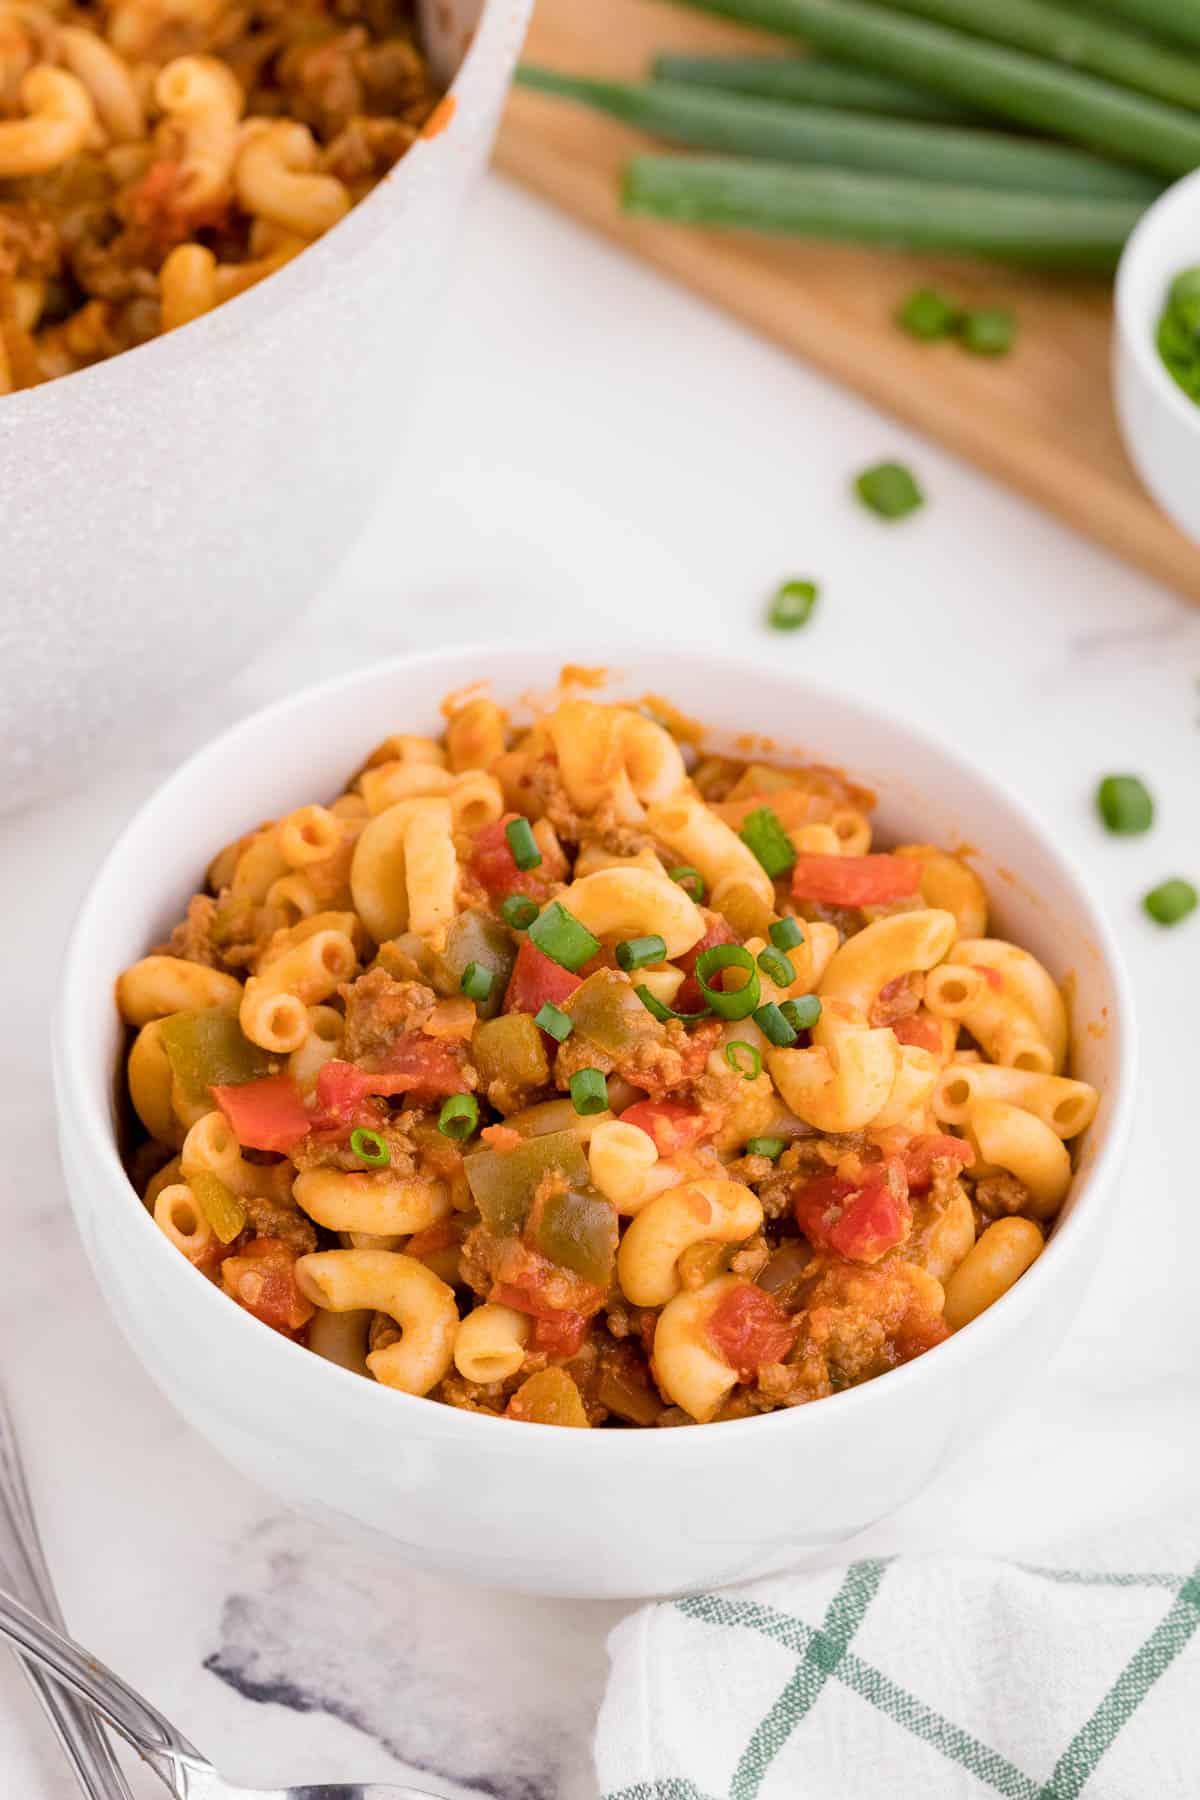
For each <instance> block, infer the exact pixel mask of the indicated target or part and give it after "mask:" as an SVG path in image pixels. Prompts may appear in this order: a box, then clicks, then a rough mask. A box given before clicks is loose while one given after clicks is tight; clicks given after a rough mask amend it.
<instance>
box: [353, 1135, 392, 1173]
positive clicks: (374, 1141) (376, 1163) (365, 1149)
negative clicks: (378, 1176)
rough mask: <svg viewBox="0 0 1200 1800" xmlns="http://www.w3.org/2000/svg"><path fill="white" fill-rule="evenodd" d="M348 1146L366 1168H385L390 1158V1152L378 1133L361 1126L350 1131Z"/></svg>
mask: <svg viewBox="0 0 1200 1800" xmlns="http://www.w3.org/2000/svg"><path fill="white" fill-rule="evenodd" d="M350 1148H351V1150H353V1152H354V1154H355V1156H357V1158H358V1160H359V1162H360V1163H366V1165H367V1167H368V1169H386V1168H387V1167H388V1165H389V1163H390V1162H391V1160H392V1153H391V1151H390V1150H389V1149H388V1147H387V1145H386V1144H385V1143H384V1141H383V1139H382V1138H381V1137H380V1135H379V1133H378V1132H377V1131H366V1130H364V1129H363V1127H362V1126H360V1127H359V1129H358V1130H357V1131H352V1132H351V1133H350Z"/></svg>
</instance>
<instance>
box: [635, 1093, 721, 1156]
mask: <svg viewBox="0 0 1200 1800" xmlns="http://www.w3.org/2000/svg"><path fill="white" fill-rule="evenodd" d="M620 1116H621V1123H622V1124H623V1125H636V1126H637V1127H638V1129H639V1131H644V1132H645V1133H646V1134H647V1136H648V1137H652V1138H653V1139H654V1142H655V1146H656V1148H657V1150H658V1154H659V1155H660V1156H674V1155H675V1153H676V1151H677V1150H690V1149H691V1148H692V1146H693V1144H698V1143H699V1142H700V1140H701V1138H706V1137H710V1136H711V1135H712V1123H711V1121H710V1119H709V1117H708V1115H707V1113H704V1112H701V1110H700V1108H699V1107H698V1106H685V1105H684V1104H683V1103H682V1101H679V1100H636V1101H635V1102H634V1104H633V1105H632V1106H627V1107H626V1108H625V1111H624V1112H623V1113H622V1114H621V1115H620Z"/></svg>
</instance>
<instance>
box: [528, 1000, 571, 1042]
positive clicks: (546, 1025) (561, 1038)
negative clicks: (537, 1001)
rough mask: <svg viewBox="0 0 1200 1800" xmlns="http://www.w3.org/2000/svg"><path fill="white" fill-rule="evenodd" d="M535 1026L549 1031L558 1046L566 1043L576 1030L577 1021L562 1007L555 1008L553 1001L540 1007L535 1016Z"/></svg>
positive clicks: (548, 1001)
mask: <svg viewBox="0 0 1200 1800" xmlns="http://www.w3.org/2000/svg"><path fill="white" fill-rule="evenodd" d="M533 1022H534V1024H535V1025H540V1026H541V1028H542V1030H543V1031H548V1032H549V1033H550V1036H551V1037H552V1038H553V1039H554V1041H555V1043H556V1044H562V1043H565V1042H566V1040H567V1038H569V1037H570V1035H571V1033H572V1032H573V1031H574V1029H575V1021H574V1019H572V1017H571V1015H570V1013H565V1012H564V1011H563V1009H562V1007H561V1006H555V1004H554V1002H553V1000H547V1001H546V1002H545V1004H544V1005H543V1006H539V1007H538V1009H537V1011H536V1012H535V1013H534V1015H533Z"/></svg>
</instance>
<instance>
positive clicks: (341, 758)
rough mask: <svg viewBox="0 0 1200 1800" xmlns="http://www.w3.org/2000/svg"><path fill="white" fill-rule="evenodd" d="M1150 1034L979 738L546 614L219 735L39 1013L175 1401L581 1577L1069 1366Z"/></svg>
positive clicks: (656, 1549)
mask: <svg viewBox="0 0 1200 1800" xmlns="http://www.w3.org/2000/svg"><path fill="white" fill-rule="evenodd" d="M485 671H486V680H483V679H481V673H482V672H485ZM747 695H753V707H752V709H751V710H749V711H748V709H747V706H746V701H745V697H746V696H747ZM439 696H445V698H444V700H443V701H442V703H441V705H440V706H439ZM964 846H972V847H971V848H965V847H964ZM131 897H132V898H131ZM114 996H115V999H114ZM1133 1063H1134V1034H1133V1023H1132V1018H1131V1014H1130V1005H1129V997H1128V992H1127V988H1126V983H1125V977H1124V975H1123V972H1122V968H1121V963H1120V959H1119V955H1118V953H1117V951H1116V949H1115V948H1114V945H1113V943H1112V940H1111V938H1110V936H1109V933H1108V930H1107V928H1106V926H1105V924H1104V922H1103V920H1102V918H1101V917H1100V916H1099V915H1098V914H1097V912H1096V910H1095V909H1094V907H1093V905H1092V903H1091V900H1090V898H1089V896H1088V893H1087V890H1086V888H1085V887H1084V886H1083V884H1082V883H1081V882H1080V881H1079V879H1078V878H1077V877H1076V876H1075V875H1074V874H1073V873H1072V871H1071V870H1070V868H1069V867H1068V866H1067V865H1066V863H1065V862H1064V859H1063V857H1062V855H1061V852H1060V851H1059V849H1058V847H1057V845H1056V844H1055V843H1054V842H1053V840H1052V838H1051V837H1050V836H1049V834H1048V833H1047V832H1046V831H1045V830H1044V829H1043V828H1042V827H1041V826H1040V825H1039V824H1038V823H1037V822H1036V821H1035V820H1034V819H1033V818H1032V817H1031V816H1030V815H1029V814H1028V813H1027V812H1026V811H1025V810H1024V809H1023V808H1022V806H1021V805H1020V804H1019V803H1018V802H1016V801H1015V800H1014V799H1013V798H1011V797H1010V796H1008V795H1005V794H1004V793H1002V792H1000V791H999V790H998V789H997V788H996V787H995V786H994V785H993V784H992V783H991V782H990V780H989V779H988V778H987V777H986V776H985V775H983V774H981V773H979V772H978V771H976V770H974V769H972V768H971V767H969V766H968V765H966V764H965V763H964V762H963V760H962V759H961V757H960V756H959V755H958V753H957V752H956V751H955V750H953V749H952V748H950V747H949V746H947V745H945V744H942V743H939V742H937V741H935V740H933V739H931V738H929V737H927V736H926V735H925V734H924V733H922V732H919V731H916V730H914V729H913V728H912V727H911V726H909V725H906V724H902V723H900V722H899V721H896V720H893V719H889V718H888V717H886V716H885V715H881V713H880V711H879V709H878V708H877V707H876V706H875V705H873V704H872V705H870V706H866V705H864V704H861V703H859V702H857V701H854V700H851V699H849V698H847V697H845V696H844V695H841V694H838V693H834V692H830V691H828V690H824V689H821V688H819V687H817V686H814V685H810V684H809V683H807V682H801V681H798V680H797V679H795V678H793V677H792V676H791V675H785V674H782V673H780V672H778V671H774V670H769V669H765V668H757V667H746V668H741V669H731V668H730V666H729V662H728V660H727V659H722V658H707V657H704V656H701V655H692V654H685V653H675V652H673V653H671V654H670V655H666V654H663V653H660V652H651V653H647V654H645V655H637V656H636V657H631V658H630V659H629V661H628V663H627V665H626V666H625V667H623V668H613V669H608V670H599V669H587V668H583V667H581V666H579V665H578V664H574V665H569V666H567V667H566V668H564V669H562V670H561V672H560V662H559V659H558V658H557V657H556V656H554V655H553V654H551V653H549V652H547V651H546V650H544V649H542V650H537V651H526V650H522V649H519V648H512V647H509V648H505V649H502V650H496V651H486V652H484V651H470V650H463V651H455V652H447V653H444V654H443V653H439V654H435V655H431V656H423V657H416V658H412V659H406V660H402V661H397V662H395V663H391V664H385V665H378V664H377V665H375V666H373V667H372V668H370V669H369V670H366V671H364V672H362V673H359V674H355V675H353V676H351V677H348V678H344V679H341V680H338V681H334V682H330V683H326V684H325V685H324V686H321V687H317V688H313V689H310V690H309V691H307V692H305V693H302V694H299V695H296V696H294V697H292V698H290V699H286V700H284V701H281V702H280V703H278V704H277V705H275V706H273V707H271V708H269V709H268V710H266V711H265V712H262V713H260V714H258V715H256V716H255V717H254V718H252V719H250V720H248V721H246V722H245V723H243V724H241V725H239V726H238V727H236V728H235V729H234V730H233V731H231V732H229V733H227V734H226V735H225V736H224V737H222V738H220V739H219V740H217V742H215V743H214V744H212V745H210V746H209V747H208V748H207V749H206V750H203V751H202V752H201V753H200V754H199V755H197V756H196V757H194V758H193V759H192V760H191V761H190V762H189V763H188V764H186V765H185V767H183V768H182V769H181V770H180V771H179V772H178V773H177V774H176V775H175V776H174V777H173V778H172V779H171V780H170V781H168V782H167V784H166V785H165V786H164V787H163V788H162V789H161V790H160V791H159V793H158V794H157V795H156V796H155V797H154V798H153V799H152V800H151V801H150V802H149V803H148V805H146V806H145V807H144V808H143V809H142V811H141V812H140V813H139V814H138V816H137V817H136V818H135V819H134V821H133V822H132V824H131V825H130V826H129V827H128V828H127V830H126V831H125V833H124V835H123V836H122V837H121V838H120V840H119V841H118V842H117V844H116V845H115V847H114V848H113V849H112V851H111V852H110V854H109V857H108V859H107V861H106V862H105V864H104V866H103V867H102V868H101V869H100V871H99V872H98V874H97V876H96V878H95V880H94V882H93V883H92V886H91V888H90V890H89V894H88V898H87V900H86V903H85V905H84V907H83V911H82V914H81V916H80V919H79V922H78V925H77V927H76V931H75V935H74V938H73V941H72V944H71V947H70V950H69V954H68V956H67V960H66V965H65V969H64V973H63V985H62V997H61V1001H60V1004H59V1010H58V1016H57V1026H56V1042H55V1077H56V1088H57V1098H58V1116H59V1126H60V1133H61V1140H62V1147H63V1153H64V1160H65V1167H66V1171H67V1178H68V1184H69V1188H70V1192H71V1198H72V1203H73V1206H74V1209H75V1213H76V1217H77V1220H78V1224H79V1228H80V1231H81V1234H82V1237H83V1241H84V1244H85V1246H86V1248H87V1251H88V1254H89V1256H90V1258H91V1260H92V1263H93V1265H94V1268H95V1270H96V1274H97V1276H98V1279H99V1281H100V1284H101V1287H102V1289H103V1291H104V1293H105V1295H106V1298H107V1299H108V1301H109V1304H110V1305H111V1307H112V1310H113V1312H114V1315H115V1317H116V1318H117V1320H118V1321H119V1323H120V1325H121V1327H122V1329H123V1330H124V1331H125V1332H126V1334H127V1335H128V1337H129V1338H130V1340H131V1342H132V1343H133V1345H134V1347H135V1349H136V1351H137V1352H138V1354H139V1355H140V1356H141V1357H142V1359H143V1360H144V1361H145V1363H146V1366H147V1369H148V1371H149V1372H150V1374H151V1375H152V1377H153V1378H154V1379H155V1380H156V1381H157V1382H158V1383H159V1385H160V1386H161V1387H162V1388H163V1389H164V1390H165V1392H166V1393H167V1394H168V1395H169V1397H170V1398H171V1399H172V1401H173V1402H174V1403H175V1404H176V1406H177V1407H178V1408H179V1410H180V1411H181V1412H182V1413H183V1415H184V1416H185V1418H187V1419H188V1420H190V1421H191V1422H192V1423H193V1424H194V1425H195V1426H196V1428H197V1429H198V1430H200V1431H201V1432H203V1433H204V1434H205V1435H206V1436H207V1437H208V1438H209V1439H210V1440H211V1442H212V1443H213V1444H214V1445H215V1446H216V1447H217V1448H218V1449H219V1450H221V1451H222V1452H223V1453H224V1454H225V1455H226V1456H227V1457H228V1458H229V1459H230V1460H231V1461H233V1462H234V1463H235V1464H237V1465H238V1466H239V1467H240V1468H241V1469H243V1470H245V1471H246V1472H247V1473H249V1474H250V1475H251V1476H253V1477H254V1478H256V1479H258V1480H260V1481H261V1482H262V1483H263V1484H264V1485H265V1486H267V1487H270V1488H274V1489H275V1490H276V1491H278V1492H279V1493H280V1494H281V1495H283V1496H284V1497H285V1498H286V1499H288V1500H290V1501H292V1502H294V1503H295V1504H297V1505H300V1506H303V1507H306V1508H308V1509H309V1510H311V1511H313V1512H314V1513H316V1514H317V1515H318V1516H320V1517H322V1518H325V1519H327V1520H328V1521H329V1522H330V1523H331V1524H333V1525H336V1526H339V1527H340V1526H346V1525H354V1526H356V1527H358V1528H360V1529H363V1530H366V1531H368V1532H370V1533H372V1534H373V1535H374V1536H375V1537H376V1538H378V1539H380V1540H382V1541H384V1542H386V1543H387V1544H389V1545H391V1546H392V1547H393V1549H394V1550H395V1551H396V1553H397V1554H399V1555H400V1556H402V1557H406V1558H408V1559H410V1560H412V1561H414V1562H418V1563H420V1564H421V1565H423V1566H425V1567H429V1568H434V1569H441V1570H446V1571H450V1572H453V1573H456V1574H458V1575H461V1576H464V1577H467V1578H470V1579H473V1580H477V1581H480V1582H485V1583H494V1584H501V1585H505V1586H510V1587H514V1588H521V1589H527V1590H530V1591H538V1592H545V1593H557V1594H567V1595H587V1596H598V1595H612V1596H618V1595H619V1596H627V1595H637V1594H654V1593H672V1592H678V1591H681V1590H685V1589H690V1588H695V1587H697V1586H700V1585H707V1584H711V1583H718V1582H727V1581H732V1580H739V1579H744V1578H748V1577H751V1576H754V1575H759V1574H764V1573H766V1572H768V1571H770V1570H773V1569H777V1568H780V1567H784V1566H787V1565H789V1564H792V1563H795V1562H797V1561H799V1560H801V1559H802V1558H803V1557H804V1556H806V1555H809V1554H812V1553H814V1552H818V1551H823V1550H826V1549H828V1547H829V1546H830V1545H832V1544H833V1543H835V1542H837V1541H838V1540H840V1539H843V1538H845V1537H848V1536H850V1535H851V1534H853V1533H854V1532H856V1531H858V1530H860V1529H861V1528H862V1527H863V1526H865V1525H866V1524H867V1523H869V1522H870V1521H871V1520H873V1519H875V1518H877V1517H879V1516H880V1515H881V1514H883V1513H885V1512H887V1511H888V1510H890V1509H891V1508H893V1507H895V1506H897V1505H899V1504H900V1503H902V1502H903V1501H905V1500H907V1499H909V1498H910V1497H911V1496H912V1495H913V1494H914V1493H916V1492H917V1491H918V1490H919V1489H920V1487H921V1486H922V1484H923V1483H924V1482H925V1481H926V1480H927V1479H928V1477H929V1476H930V1474H931V1473H932V1472H933V1470H934V1469H935V1468H937V1467H938V1466H939V1465H940V1464H941V1463H942V1461H943V1460H944V1459H945V1458H946V1457H947V1456H949V1455H950V1454H961V1453H963V1452H965V1451H967V1450H969V1447H970V1445H971V1444H972V1443H973V1442H974V1441H975V1440H976V1438H977V1437H978V1435H979V1434H980V1432H981V1431H982V1430H983V1429H984V1428H985V1427H986V1425H987V1424H988V1423H989V1421H990V1420H991V1419H992V1418H994V1417H995V1416H996V1415H997V1414H998V1412H1000V1411H1001V1410H1002V1409H1003V1407H1004V1406H1005V1405H1006V1404H1007V1403H1008V1402H1009V1401H1010V1400H1011V1399H1012V1398H1013V1397H1014V1396H1015V1395H1017V1394H1019V1393H1020V1391H1021V1389H1022V1387H1023V1386H1026V1385H1028V1384H1029V1383H1030V1382H1032V1381H1033V1380H1034V1379H1037V1380H1043V1379H1045V1373H1044V1372H1045V1365H1046V1361H1047V1358H1048V1357H1049V1355H1050V1354H1051V1352H1052V1350H1053V1349H1054V1347H1055V1345H1056V1344H1057V1342H1058V1341H1059V1340H1060V1338H1061V1337H1062V1336H1063V1334H1064V1333H1065V1332H1066V1331H1067V1330H1068V1329H1069V1327H1070V1323H1071V1320H1072V1317H1073V1313H1074V1310H1075V1308H1076V1306H1077V1304H1078V1301H1079V1299H1080V1296H1081V1294H1082V1292H1083V1289H1084V1285H1085V1283H1086V1280H1087V1278H1088V1275H1089V1272H1090V1270H1091V1268H1092V1265H1093V1263H1094V1261H1095V1258H1096V1255H1097V1252H1098V1249H1099V1246H1100V1244H1101V1242H1102V1238H1103V1233H1104V1227H1105V1224H1106V1220H1107V1217H1108V1215H1109V1213H1110V1212H1111V1209H1112V1202H1113V1198H1114V1194H1115V1179H1114V1178H1115V1174H1116V1169H1117V1166H1118V1163H1119V1160H1120V1155H1121V1151H1122V1147H1123V1144H1124V1141H1125V1137H1126V1133H1127V1128H1128V1121H1129V1113H1130V1104H1131V1097H1132V1091H1133ZM814 1472H816V1474H817V1479H814V1478H813V1477H814ZM785 1494H786V1496H787V1498H786V1500H784V1499H783V1498H782V1497H783V1496H784V1495H785ZM631 1525H632V1526H633V1527H634V1528H632V1529H631Z"/></svg>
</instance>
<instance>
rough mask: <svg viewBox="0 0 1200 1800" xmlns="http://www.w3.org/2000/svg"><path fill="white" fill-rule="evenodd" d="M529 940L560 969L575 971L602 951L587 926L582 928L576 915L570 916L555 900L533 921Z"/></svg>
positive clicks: (597, 940)
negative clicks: (598, 951) (590, 957)
mask: <svg viewBox="0 0 1200 1800" xmlns="http://www.w3.org/2000/svg"><path fill="white" fill-rule="evenodd" d="M529 941H530V943H531V944H536V945H537V947H538V949H539V950H540V951H541V952H542V955H543V956H548V957H549V958H550V961H551V962H556V963H557V964H558V966H559V968H560V969H570V970H572V972H573V971H574V970H576V969H578V968H581V967H582V965H583V964H584V963H585V962H586V961H587V960H588V958H589V956H595V954H596V952H597V950H599V948H600V939H599V938H595V937H593V936H592V934H591V932H590V931H589V930H588V928H587V926H586V925H581V924H580V922H579V920H578V919H577V918H576V917H575V915H574V913H569V912H568V911H567V909H566V907H565V906H563V904H562V903H561V901H558V900H552V901H551V902H550V904H549V906H548V907H547V908H546V910H545V911H544V912H542V913H539V914H538V916H537V918H536V919H535V920H534V921H533V924H532V925H531V926H530V927H529Z"/></svg>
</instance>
